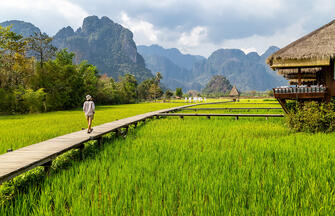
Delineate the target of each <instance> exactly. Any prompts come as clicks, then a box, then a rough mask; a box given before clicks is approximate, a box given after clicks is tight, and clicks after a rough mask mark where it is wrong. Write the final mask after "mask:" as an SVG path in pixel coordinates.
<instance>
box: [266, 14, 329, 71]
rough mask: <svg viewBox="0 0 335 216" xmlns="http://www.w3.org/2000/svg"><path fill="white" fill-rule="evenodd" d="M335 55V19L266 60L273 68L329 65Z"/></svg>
mask: <svg viewBox="0 0 335 216" xmlns="http://www.w3.org/2000/svg"><path fill="white" fill-rule="evenodd" d="M334 56H335V20H334V21H332V22H330V23H328V24H326V25H324V26H322V27H321V28H319V29H317V30H315V31H313V32H311V33H309V34H308V35H306V36H304V37H302V38H300V39H298V40H296V41H294V42H293V43H291V44H289V45H287V46H286V47H284V48H282V49H280V50H278V51H277V52H275V53H273V54H272V55H271V56H269V57H268V58H267V60H266V62H267V64H269V65H270V67H271V68H272V69H274V70H275V69H279V68H298V67H300V68H303V67H313V66H314V67H315V66H329V65H330V60H331V59H334Z"/></svg>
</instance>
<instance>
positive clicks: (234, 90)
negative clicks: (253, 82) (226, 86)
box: [229, 85, 240, 101]
mask: <svg viewBox="0 0 335 216" xmlns="http://www.w3.org/2000/svg"><path fill="white" fill-rule="evenodd" d="M229 96H230V97H233V98H234V99H233V100H234V101H236V99H237V101H238V100H239V97H240V92H239V91H238V90H237V88H236V86H235V85H234V86H233V88H232V89H231V91H230V93H229Z"/></svg>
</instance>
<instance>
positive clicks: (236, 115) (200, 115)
mask: <svg viewBox="0 0 335 216" xmlns="http://www.w3.org/2000/svg"><path fill="white" fill-rule="evenodd" d="M156 116H158V117H159V116H179V117H180V118H184V117H185V116H193V117H203V116H205V117H207V118H210V117H211V116H219V117H235V119H236V120H238V119H239V117H265V118H266V119H268V117H284V115H282V114H234V113H227V114H226V113H225V114H221V113H159V114H157V115H156Z"/></svg>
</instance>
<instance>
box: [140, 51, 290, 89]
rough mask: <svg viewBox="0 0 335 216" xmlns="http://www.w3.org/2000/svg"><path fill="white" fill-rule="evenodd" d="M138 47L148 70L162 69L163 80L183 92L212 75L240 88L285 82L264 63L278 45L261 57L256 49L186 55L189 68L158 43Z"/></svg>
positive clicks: (262, 86)
mask: <svg viewBox="0 0 335 216" xmlns="http://www.w3.org/2000/svg"><path fill="white" fill-rule="evenodd" d="M139 47H140V48H139V49H138V51H139V52H140V53H141V54H142V56H143V57H144V59H145V61H146V63H147V67H148V68H149V69H150V70H151V71H159V72H161V73H162V74H163V80H162V82H163V83H164V84H165V85H166V86H167V87H170V88H172V89H174V88H175V87H176V86H177V85H179V86H177V87H182V88H183V89H184V91H185V90H190V89H194V90H198V91H200V90H201V89H202V88H204V87H205V85H206V84H207V83H208V82H209V81H210V79H211V78H212V77H213V76H215V75H223V76H225V77H226V78H228V80H229V81H230V82H231V83H232V84H233V85H236V86H237V88H238V89H240V90H242V91H247V90H258V91H264V90H267V89H271V88H273V87H276V86H278V85H286V84H287V81H286V80H285V79H284V78H283V77H281V76H279V75H277V74H276V72H274V71H272V70H271V69H270V68H269V67H268V65H266V63H265V59H266V58H267V57H268V56H269V55H271V54H272V53H273V52H275V51H277V50H278V49H279V48H278V47H274V46H273V47H270V48H269V49H268V50H267V51H266V52H265V53H264V54H263V55H261V56H260V55H258V53H256V52H251V53H248V54H245V53H244V52H243V51H242V50H240V49H219V50H216V51H215V52H213V53H212V54H211V55H210V56H209V57H208V59H206V58H204V57H202V58H201V57H199V56H192V55H188V56H189V58H192V59H193V60H194V61H193V62H192V63H193V65H192V67H190V64H188V65H187V67H183V66H182V65H180V64H177V63H176V62H174V59H181V57H180V55H182V54H181V53H180V52H177V53H178V55H176V56H174V57H171V55H170V53H171V52H169V50H171V49H164V48H162V47H159V46H157V45H154V46H139ZM157 50H158V51H157ZM167 53H169V54H167ZM168 62H171V63H170V64H169V63H168Z"/></svg>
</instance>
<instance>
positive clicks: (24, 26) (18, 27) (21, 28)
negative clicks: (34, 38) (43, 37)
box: [0, 20, 41, 37]
mask: <svg viewBox="0 0 335 216" xmlns="http://www.w3.org/2000/svg"><path fill="white" fill-rule="evenodd" d="M0 25H1V26H3V27H7V26H12V28H11V30H12V31H13V32H15V33H17V34H21V35H22V36H23V37H29V36H31V35H33V34H34V32H36V33H38V32H41V30H40V29H39V28H37V27H36V26H34V25H33V24H31V23H29V22H24V21H20V20H10V21H5V22H2V23H0Z"/></svg>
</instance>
